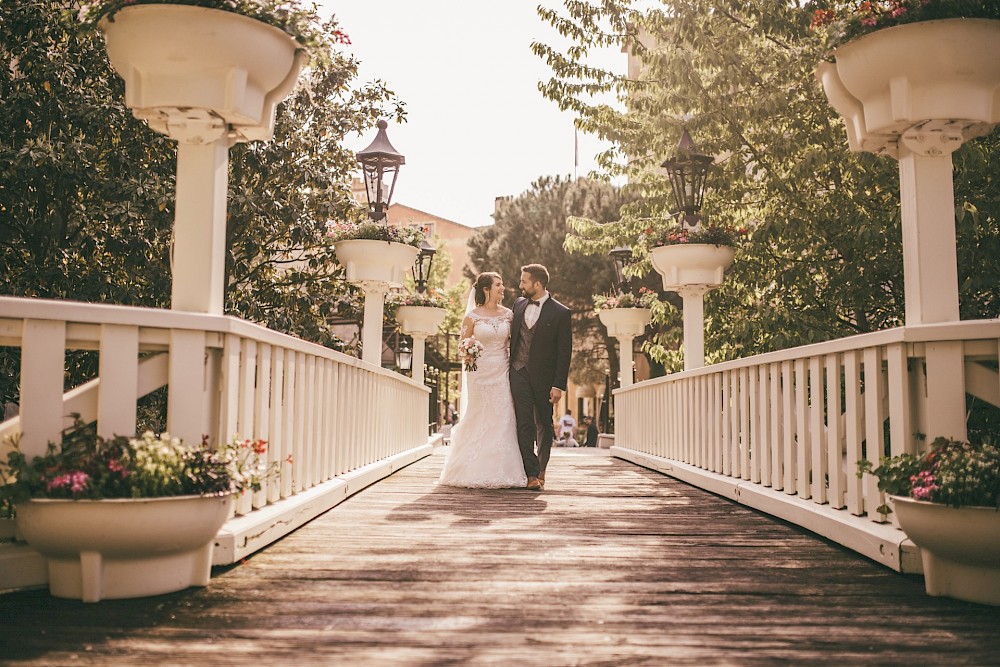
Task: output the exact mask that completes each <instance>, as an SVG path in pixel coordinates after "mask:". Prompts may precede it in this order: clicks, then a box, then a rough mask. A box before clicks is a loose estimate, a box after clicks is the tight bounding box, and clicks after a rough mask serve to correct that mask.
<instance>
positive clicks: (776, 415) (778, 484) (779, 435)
mask: <svg viewBox="0 0 1000 667" xmlns="http://www.w3.org/2000/svg"><path fill="white" fill-rule="evenodd" d="M770 373H771V386H770V389H771V391H770V398H771V433H770V442H769V443H768V447H769V449H770V450H771V488H773V489H776V490H778V491H781V490H782V489H784V488H785V484H784V481H785V480H784V463H783V461H784V457H783V456H782V451H783V449H782V448H783V446H784V432H783V430H782V429H783V426H784V423H785V417H784V400H783V392H782V388H781V364H777V363H774V364H770Z"/></svg>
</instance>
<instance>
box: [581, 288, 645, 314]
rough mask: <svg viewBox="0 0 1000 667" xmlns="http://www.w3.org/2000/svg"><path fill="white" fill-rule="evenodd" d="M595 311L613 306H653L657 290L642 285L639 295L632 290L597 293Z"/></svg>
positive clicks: (594, 297)
mask: <svg viewBox="0 0 1000 667" xmlns="http://www.w3.org/2000/svg"><path fill="white" fill-rule="evenodd" d="M593 299H594V312H595V313H599V312H601V311H602V310H609V309H612V308H651V307H652V305H653V303H654V302H655V301H656V300H657V298H656V292H654V291H653V290H651V289H649V288H648V287H640V288H639V294H638V296H637V295H635V294H632V293H631V292H615V291H612V292H610V293H608V294H595V295H594V296H593Z"/></svg>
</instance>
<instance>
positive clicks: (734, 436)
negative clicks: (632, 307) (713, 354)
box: [729, 370, 743, 477]
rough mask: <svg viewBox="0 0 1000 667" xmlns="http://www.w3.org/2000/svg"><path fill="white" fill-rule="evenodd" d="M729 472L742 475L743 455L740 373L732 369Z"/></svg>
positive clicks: (730, 378)
mask: <svg viewBox="0 0 1000 667" xmlns="http://www.w3.org/2000/svg"><path fill="white" fill-rule="evenodd" d="M729 395H730V403H729V459H730V461H729V474H730V475H731V476H732V477H739V476H740V475H741V469H742V468H741V465H742V460H743V459H742V457H741V456H740V402H741V399H740V373H739V371H736V370H734V371H732V372H731V373H730V374H729Z"/></svg>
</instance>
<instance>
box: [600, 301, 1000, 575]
mask: <svg viewBox="0 0 1000 667" xmlns="http://www.w3.org/2000/svg"><path fill="white" fill-rule="evenodd" d="M998 342H1000V321H998V320H988V321H976V322H960V323H950V324H941V325H924V326H916V327H903V328H899V329H893V330H888V331H880V332H877V333H872V334H864V335H859V336H853V337H850V338H844V339H841V340H836V341H829V342H826V343H820V344H816V345H808V346H805V347H799V348H795V349H790V350H782V351H780V352H774V353H770V354H764V355H760V356H756V357H749V358H746V359H739V360H736V361H730V362H726V363H722V364H717V365H714V366H708V367H704V368H700V369H695V370H690V371H685V372H683V373H677V374H674V375H669V376H666V377H662V378H657V379H653V380H648V381H646V382H642V383H639V384H635V385H633V386H631V387H626V388H623V389H619V390H617V391H616V392H615V413H616V420H615V422H616V430H617V434H616V447H614V448H613V450H612V452H613V453H614V454H615V455H618V456H620V457H622V458H626V459H630V460H633V461H635V462H637V463H640V464H642V465H646V466H648V467H652V468H655V469H659V470H661V471H663V472H667V473H668V474H671V475H674V476H677V477H680V478H683V479H685V480H686V481H690V482H692V483H695V484H697V485H699V486H703V487H705V488H709V489H711V490H713V491H716V492H719V493H722V494H725V495H729V496H730V497H733V498H734V499H736V500H740V501H741V502H745V503H747V504H749V505H752V506H754V507H757V508H759V509H762V510H765V511H768V512H771V513H774V514H776V515H779V516H782V518H786V519H788V520H790V521H793V522H797V523H800V524H802V525H804V526H806V527H808V528H810V529H811V530H814V531H816V532H819V533H820V534H823V535H825V536H827V537H830V538H831V539H834V540H836V541H839V542H841V543H843V544H847V545H848V546H851V547H853V548H856V549H858V550H859V551H861V552H862V553H865V554H866V555H868V556H870V557H872V558H875V559H877V560H881V561H883V562H886V564H888V565H890V566H892V567H895V568H896V569H906V566H905V564H903V563H901V558H900V553H899V547H900V545H901V544H903V543H904V542H905V536H904V535H903V534H902V533H901V532H899V531H898V530H895V529H894V528H893V527H892V526H884V525H881V524H883V522H884V521H885V517H884V516H883V515H882V514H880V513H879V512H878V511H877V509H876V508H877V507H879V506H880V505H882V504H883V502H884V499H883V497H882V494H881V492H880V491H879V490H878V486H877V483H876V479H875V478H874V477H873V476H871V475H865V477H864V478H862V479H859V478H858V477H857V475H856V473H857V470H858V467H857V464H858V461H859V460H860V459H862V458H868V459H870V460H872V461H877V460H878V458H879V456H880V455H884V454H889V455H893V456H895V455H897V454H901V453H903V452H911V453H915V452H917V451H921V450H922V449H923V448H924V447H925V446H926V443H927V441H928V439H929V438H927V437H925V436H933V435H946V436H950V437H955V438H964V437H965V435H966V434H965V423H964V417H965V400H966V394H971V395H973V396H975V397H977V398H978V399H980V400H984V401H986V402H988V403H991V404H992V405H1000V376H998V374H997V371H996V370H995V368H996V361H997V358H998ZM949 415H950V416H949ZM956 415H957V419H956V418H955V416H956ZM886 445H888V446H886ZM857 517H864V518H863V519H859V518H857ZM909 569H913V565H911V566H910V568H909Z"/></svg>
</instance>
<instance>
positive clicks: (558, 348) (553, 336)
mask: <svg viewBox="0 0 1000 667" xmlns="http://www.w3.org/2000/svg"><path fill="white" fill-rule="evenodd" d="M527 307H528V299H525V298H524V297H520V298H519V299H518V300H517V301H515V302H514V321H513V322H512V323H511V332H510V352H511V359H513V358H514V351H515V350H517V346H518V345H519V344H520V342H521V324H522V323H523V322H524V311H525V309H527ZM541 308H542V312H541V313H539V314H538V321H537V322H536V323H535V329H534V336H533V337H532V341H531V354H530V356H529V357H528V367H527V370H528V378H529V379H530V380H531V384H532V386H534V387H536V388H539V389H545V388H552V387H557V388H559V389H562V390H563V391H566V381H567V379H568V377H569V361H570V357H571V356H572V354H573V322H572V319H571V317H570V310H569V308H567V307H566V306H564V305H562V304H561V303H559V302H558V301H556V300H555V299H553V298H552V295H551V294H550V295H549V298H548V299H546V300H545V303H543V304H542V306H541Z"/></svg>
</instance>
